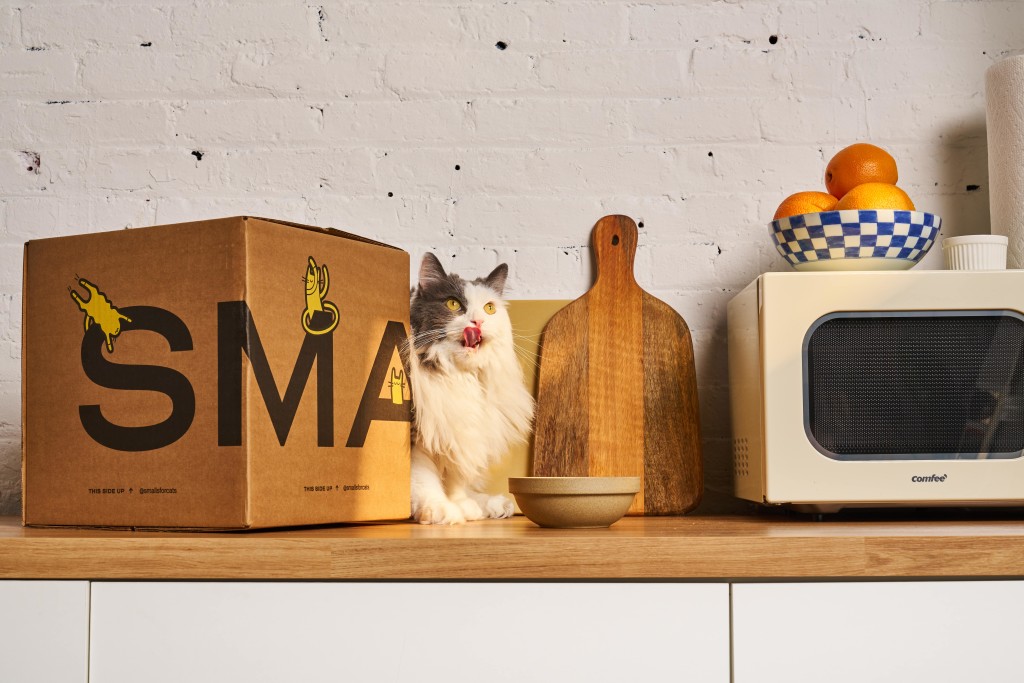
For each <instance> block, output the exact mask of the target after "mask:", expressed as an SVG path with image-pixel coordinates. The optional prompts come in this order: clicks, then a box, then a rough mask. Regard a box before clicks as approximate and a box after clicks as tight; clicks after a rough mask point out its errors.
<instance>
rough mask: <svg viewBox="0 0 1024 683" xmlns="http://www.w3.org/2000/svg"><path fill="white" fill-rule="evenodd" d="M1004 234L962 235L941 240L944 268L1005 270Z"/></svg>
mask: <svg viewBox="0 0 1024 683" xmlns="http://www.w3.org/2000/svg"><path fill="white" fill-rule="evenodd" d="M1006 244H1007V239H1006V236H1005V235H963V236H961V237H947V238H946V239H944V240H942V253H943V255H945V257H946V270H1006Z"/></svg>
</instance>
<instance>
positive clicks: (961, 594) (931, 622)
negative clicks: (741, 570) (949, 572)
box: [732, 581, 1024, 683]
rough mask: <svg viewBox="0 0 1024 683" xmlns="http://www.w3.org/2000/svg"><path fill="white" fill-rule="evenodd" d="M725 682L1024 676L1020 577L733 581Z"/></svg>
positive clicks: (992, 682) (860, 682)
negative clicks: (730, 671)
mask: <svg viewBox="0 0 1024 683" xmlns="http://www.w3.org/2000/svg"><path fill="white" fill-rule="evenodd" d="M732 605H733V657H734V659H733V664H734V667H735V670H734V671H735V679H734V680H735V683H774V682H775V681H779V682H782V681H785V682H786V683H803V682H813V683H820V682H821V681H828V682H829V683H845V682H847V681H850V682H853V681H856V682H857V683H865V682H869V683H888V682H890V681H892V682H893V683H897V682H898V683H907V682H908V681H928V683H944V682H947V681H948V682H950V683H952V682H956V683H962V682H963V681H985V683H1002V682H1007V683H1009V682H1011V681H1012V682H1013V683H1019V682H1020V681H1022V680H1024V649H1022V648H1021V643H1024V616H1022V615H1024V582H1015V581H960V582H957V581H953V582H948V581H942V582H913V583H910V582H900V583H801V584H792V583H773V584H738V585H735V586H733V602H732Z"/></svg>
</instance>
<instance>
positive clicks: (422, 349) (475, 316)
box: [410, 253, 512, 366]
mask: <svg viewBox="0 0 1024 683" xmlns="http://www.w3.org/2000/svg"><path fill="white" fill-rule="evenodd" d="M507 278H508V266H507V265H505V264H504V263H503V264H501V265H500V266H498V267H497V268H495V269H494V270H493V271H491V273H490V274H489V275H487V277H482V278H477V279H475V280H466V279H464V278H461V277H459V276H458V275H456V274H454V273H452V274H448V273H445V271H444V268H443V267H442V266H441V262H440V261H438V260H437V257H436V256H434V255H433V254H431V253H427V254H426V255H425V256H424V257H423V263H422V264H421V265H420V273H419V281H418V284H417V285H416V288H415V289H414V290H413V294H412V300H411V303H410V316H411V322H412V330H413V334H414V335H415V346H416V349H417V351H418V352H419V353H420V355H421V356H422V357H423V358H424V359H425V360H432V361H436V362H446V361H448V362H454V363H456V364H457V365H463V366H465V365H470V366H472V365H481V364H483V363H485V362H486V359H487V357H488V355H489V354H492V353H496V352H498V351H499V350H501V349H510V348H511V346H512V323H511V322H510V321H509V317H508V311H507V310H506V306H507V304H506V302H505V299H504V298H503V297H504V292H505V281H506V279H507Z"/></svg>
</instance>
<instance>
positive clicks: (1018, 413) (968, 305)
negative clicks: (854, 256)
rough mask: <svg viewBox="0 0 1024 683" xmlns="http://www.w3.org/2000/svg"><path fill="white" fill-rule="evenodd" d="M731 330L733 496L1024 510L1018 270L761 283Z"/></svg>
mask: <svg viewBox="0 0 1024 683" xmlns="http://www.w3.org/2000/svg"><path fill="white" fill-rule="evenodd" d="M728 330H729V388H730V402H731V408H732V437H733V439H732V456H733V473H734V482H735V486H734V489H735V493H736V495H737V496H738V497H740V498H744V499H747V500H753V501H757V502H760V503H765V504H769V505H789V506H793V507H795V508H797V509H800V510H805V511H812V512H833V511H837V510H839V509H841V508H844V507H890V506H905V505H913V506H943V505H957V506H970V505H1017V504H1024V271H1013V270H1008V271H975V272H965V271H941V270H937V271H909V272H869V271H862V272H825V273H767V274H764V275H761V276H760V277H758V278H757V279H756V280H755V281H754V282H752V283H751V284H750V285H749V286H748V287H746V288H745V289H744V290H743V291H742V292H740V293H739V294H737V295H736V296H735V297H734V298H733V299H732V301H730V302H729V310H728Z"/></svg>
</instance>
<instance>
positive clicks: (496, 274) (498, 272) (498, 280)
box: [484, 263, 508, 296]
mask: <svg viewBox="0 0 1024 683" xmlns="http://www.w3.org/2000/svg"><path fill="white" fill-rule="evenodd" d="M506 280H508V264H505V263H502V264H501V265H500V266H498V267H497V268H495V269H494V270H492V271H491V274H490V275H488V276H487V277H486V278H484V282H485V283H486V284H487V286H488V287H490V288H491V289H493V290H494V291H495V292H497V293H498V296H505V281H506Z"/></svg>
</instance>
